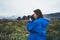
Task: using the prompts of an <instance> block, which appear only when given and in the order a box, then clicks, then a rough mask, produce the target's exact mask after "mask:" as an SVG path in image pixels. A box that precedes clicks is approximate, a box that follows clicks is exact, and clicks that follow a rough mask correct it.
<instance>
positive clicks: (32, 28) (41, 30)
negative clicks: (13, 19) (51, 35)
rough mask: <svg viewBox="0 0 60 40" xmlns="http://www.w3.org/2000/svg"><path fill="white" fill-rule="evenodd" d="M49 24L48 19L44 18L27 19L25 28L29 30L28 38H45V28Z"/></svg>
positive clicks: (40, 39)
mask: <svg viewBox="0 0 60 40" xmlns="http://www.w3.org/2000/svg"><path fill="white" fill-rule="evenodd" d="M48 24H49V20H47V19H44V18H38V19H37V20H35V21H28V24H27V30H28V31H29V32H30V34H29V36H28V40H47V39H46V28H47V26H48Z"/></svg>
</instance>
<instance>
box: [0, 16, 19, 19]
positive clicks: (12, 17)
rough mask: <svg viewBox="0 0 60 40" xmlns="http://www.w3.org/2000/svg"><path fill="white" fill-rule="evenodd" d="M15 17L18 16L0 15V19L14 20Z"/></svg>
mask: <svg viewBox="0 0 60 40" xmlns="http://www.w3.org/2000/svg"><path fill="white" fill-rule="evenodd" d="M17 18H18V17H17V16H11V17H3V16H0V19H9V20H16V19H17Z"/></svg>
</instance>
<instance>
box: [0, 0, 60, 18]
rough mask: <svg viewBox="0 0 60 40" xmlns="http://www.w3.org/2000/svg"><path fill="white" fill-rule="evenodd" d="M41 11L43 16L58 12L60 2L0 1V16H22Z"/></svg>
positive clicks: (35, 0)
mask: <svg viewBox="0 0 60 40" xmlns="http://www.w3.org/2000/svg"><path fill="white" fill-rule="evenodd" d="M35 9H41V11H42V13H43V14H49V13H54V12H60V0H0V16H7V17H8V16H23V15H31V14H33V10H35Z"/></svg>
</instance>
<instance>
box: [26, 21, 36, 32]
mask: <svg viewBox="0 0 60 40" xmlns="http://www.w3.org/2000/svg"><path fill="white" fill-rule="evenodd" d="M35 25H36V24H35V23H33V22H32V21H28V23H27V30H28V31H29V32H34V30H33V28H34V27H35Z"/></svg>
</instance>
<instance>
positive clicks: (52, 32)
mask: <svg viewBox="0 0 60 40" xmlns="http://www.w3.org/2000/svg"><path fill="white" fill-rule="evenodd" d="M26 25H27V20H0V40H27V38H28V35H29V32H28V31H27V29H26ZM46 30H47V40H60V32H59V31H60V21H54V20H52V21H51V22H50V24H49V26H48V28H47V29H46Z"/></svg>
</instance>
